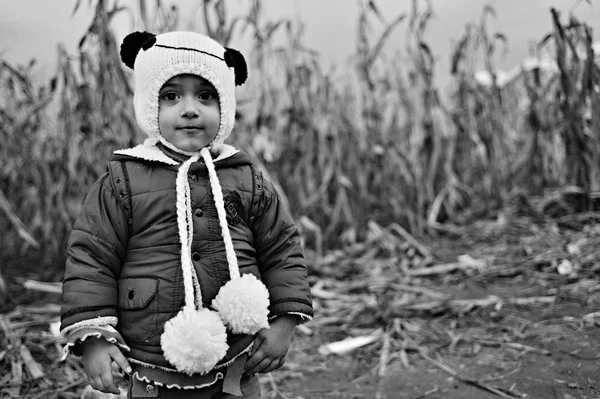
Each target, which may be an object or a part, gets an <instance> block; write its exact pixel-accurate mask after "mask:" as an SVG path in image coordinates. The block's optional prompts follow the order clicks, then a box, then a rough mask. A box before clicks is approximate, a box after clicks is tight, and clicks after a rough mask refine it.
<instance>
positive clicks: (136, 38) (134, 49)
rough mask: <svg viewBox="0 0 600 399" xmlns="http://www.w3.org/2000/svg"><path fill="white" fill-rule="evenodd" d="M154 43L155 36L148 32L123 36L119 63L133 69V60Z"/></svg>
mask: <svg viewBox="0 0 600 399" xmlns="http://www.w3.org/2000/svg"><path fill="white" fill-rule="evenodd" d="M154 43H156V36H155V35H153V34H152V33H149V32H133V33H130V34H128V35H127V36H125V39H123V43H121V51H120V53H119V54H120V56H121V61H123V63H124V64H125V65H127V66H128V67H129V68H131V69H133V65H134V64H135V58H136V57H137V55H138V53H139V52H140V50H141V49H142V48H143V49H144V50H148V49H149V48H150V47H152V46H153V45H154Z"/></svg>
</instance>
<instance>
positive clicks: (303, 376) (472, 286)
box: [0, 215, 600, 399]
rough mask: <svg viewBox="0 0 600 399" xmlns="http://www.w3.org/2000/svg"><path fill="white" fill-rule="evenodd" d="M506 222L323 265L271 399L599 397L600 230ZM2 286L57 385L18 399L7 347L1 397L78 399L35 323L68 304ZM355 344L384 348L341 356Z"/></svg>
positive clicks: (34, 385)
mask: <svg viewBox="0 0 600 399" xmlns="http://www.w3.org/2000/svg"><path fill="white" fill-rule="evenodd" d="M596 216H597V215H596ZM500 219H501V218H498V219H493V220H488V221H485V222H478V223H476V224H473V225H472V226H471V227H469V228H468V229H463V230H461V233H462V234H460V236H459V235H457V234H456V232H454V233H453V234H452V235H447V234H440V235H439V236H437V237H433V238H429V239H427V240H425V239H420V240H416V239H414V238H412V237H408V236H406V235H402V234H398V231H399V230H397V231H394V229H383V230H379V231H378V230H377V229H374V234H373V239H371V240H369V241H368V242H366V243H363V244H357V245H354V246H351V247H349V248H347V249H345V250H344V251H338V252H337V253H333V254H328V255H327V256H326V257H325V258H323V259H320V260H318V261H316V262H315V263H314V266H312V267H311V270H310V275H311V284H312V287H313V295H314V304H315V310H316V317H315V319H314V320H313V321H311V322H309V323H307V324H305V325H304V326H302V327H301V328H298V329H297V331H296V335H295V337H294V341H293V346H292V348H291V350H290V353H289V356H288V360H287V362H286V364H285V366H284V368H283V369H282V370H280V371H277V372H274V373H272V374H270V375H266V376H263V377H262V378H261V383H262V386H263V393H264V397H265V398H273V399H275V398H280V399H309V398H314V399H320V398H323V399H333V398H350V399H351V398H356V399H358V398H377V399H384V398H387V399H404V398H410V399H418V398H428V399H437V398H445V399H453V398H457V399H458V398H481V399H487V398H496V397H504V398H532V399H537V398H539V399H545V398H560V399H574V398H590V399H591V398H600V374H599V363H600V327H599V326H600V312H599V311H600V285H599V284H598V275H599V274H600V224H598V219H596V218H592V219H590V218H582V219H581V220H578V221H577V223H572V220H571V223H567V224H565V223H556V222H552V223H548V222H543V221H532V220H530V219H523V218H519V219H518V220H512V221H509V222H506V221H502V220H500ZM371 228H373V226H371ZM2 273H3V276H4V279H5V281H6V282H7V284H8V292H9V294H8V296H7V297H6V298H5V301H4V304H3V306H2V307H1V308H0V316H2V317H3V318H4V320H5V321H8V322H10V325H12V326H13V327H14V331H13V332H14V333H15V334H17V335H18V336H19V337H22V338H21V339H22V344H23V345H25V346H27V347H28V348H29V349H30V350H31V354H32V356H33V358H34V359H35V360H36V361H37V362H38V363H39V365H40V366H41V367H42V369H43V371H44V373H45V374H44V377H43V378H41V379H37V380H32V379H31V376H30V375H28V373H27V371H28V370H27V369H26V368H25V367H23V370H24V373H23V376H22V384H21V386H20V389H19V394H18V396H14V395H13V396H11V394H9V392H13V393H14V392H15V386H14V384H15V383H14V381H15V379H14V378H15V376H14V375H12V376H11V370H12V372H13V374H14V364H15V361H18V360H19V358H18V356H17V354H16V353H14V352H16V350H15V349H14V348H13V347H11V346H7V347H6V348H3V347H0V397H1V398H4V397H7V398H8V397H20V398H77V397H79V395H80V392H81V390H82V389H83V388H84V387H85V385H86V381H85V378H83V374H82V373H81V369H80V368H78V367H77V365H76V363H75V362H70V363H59V362H58V359H57V357H58V350H59V349H60V344H61V341H60V339H59V338H52V337H51V335H50V334H49V332H48V330H49V327H48V323H50V322H51V321H55V320H56V318H57V316H58V314H57V313H52V311H51V310H49V311H47V312H45V313H44V312H42V313H39V314H38V313H36V312H35V310H34V309H35V308H36V307H37V308H39V307H41V306H46V307H45V308H42V309H55V311H56V309H57V308H56V306H55V305H57V304H58V303H59V299H60V298H59V296H58V295H56V294H48V293H40V292H31V291H28V290H24V289H23V287H22V282H23V280H24V279H25V278H29V279H40V278H41V277H40V273H39V272H36V271H32V270H28V271H23V270H21V269H19V270H18V269H16V268H11V269H8V268H6V269H3V270H2ZM32 309H33V310H32ZM352 337H354V338H356V337H371V338H373V337H374V338H373V339H371V340H370V341H369V343H367V344H364V345H357V346H356V347H354V348H352V349H348V348H346V351H347V352H345V353H334V352H336V351H335V350H333V352H332V349H331V348H332V347H331V346H330V344H332V343H336V342H340V341H342V340H344V339H346V338H352ZM0 342H1V343H2V345H5V344H6V342H7V340H6V334H5V333H4V334H3V332H2V330H0ZM345 342H346V341H345ZM327 348H329V349H327ZM17 363H18V362H17Z"/></svg>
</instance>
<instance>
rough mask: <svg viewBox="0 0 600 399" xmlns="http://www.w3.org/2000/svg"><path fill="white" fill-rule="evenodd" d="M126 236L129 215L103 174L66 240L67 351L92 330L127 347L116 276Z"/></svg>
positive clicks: (64, 325)
mask: <svg viewBox="0 0 600 399" xmlns="http://www.w3.org/2000/svg"><path fill="white" fill-rule="evenodd" d="M127 239H128V225H127V220H126V217H125V215H124V214H123V212H122V210H121V209H120V207H119V203H118V200H117V197H116V196H115V194H114V192H113V190H112V188H111V183H110V179H109V177H108V174H104V175H103V176H101V177H100V179H98V181H97V182H96V183H95V184H94V185H93V186H92V188H91V189H90V192H89V193H88V195H87V197H86V199H85V201H84V204H83V208H82V210H81V213H80V216H79V218H78V219H77V221H76V222H75V225H74V226H73V230H72V232H71V235H70V237H69V241H68V247H67V262H66V269H65V276H64V280H63V300H62V310H61V333H62V334H63V335H64V336H65V337H66V338H67V340H68V342H67V346H66V347H65V355H64V357H66V355H67V354H68V352H69V351H71V352H73V353H75V354H79V345H78V344H79V343H80V342H81V341H83V340H85V339H86V338H88V337H89V336H98V337H103V338H105V339H107V340H109V341H110V342H113V343H116V344H118V345H119V346H120V347H122V348H124V349H128V348H127V347H126V345H125V343H124V342H123V339H122V337H121V336H120V334H119V333H118V332H117V331H116V329H115V327H116V325H117V321H118V320H117V278H118V275H119V273H120V269H121V264H122V261H123V259H124V257H125V249H126V247H127ZM64 357H63V359H64Z"/></svg>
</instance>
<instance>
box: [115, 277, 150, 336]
mask: <svg viewBox="0 0 600 399" xmlns="http://www.w3.org/2000/svg"><path fill="white" fill-rule="evenodd" d="M118 284H119V330H120V333H121V334H122V335H123V338H124V339H125V341H127V342H132V343H136V342H137V343H147V342H148V341H150V340H151V339H152V338H154V336H155V335H156V334H157V332H158V322H157V319H158V289H159V281H158V279H155V278H127V279H122V280H119V283H118Z"/></svg>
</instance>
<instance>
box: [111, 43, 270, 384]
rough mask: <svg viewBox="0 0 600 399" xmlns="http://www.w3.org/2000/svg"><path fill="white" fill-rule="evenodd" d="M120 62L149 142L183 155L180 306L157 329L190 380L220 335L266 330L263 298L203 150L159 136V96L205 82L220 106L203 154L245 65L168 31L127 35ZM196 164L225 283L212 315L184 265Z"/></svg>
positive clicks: (213, 353) (205, 364) (212, 361)
mask: <svg viewBox="0 0 600 399" xmlns="http://www.w3.org/2000/svg"><path fill="white" fill-rule="evenodd" d="M121 59H122V60H123V62H124V63H125V65H127V66H128V67H130V68H133V71H134V78H135V92H134V98H133V104H134V110H135V115H136V119H137V122H138V124H139V125H140V127H141V128H142V130H144V132H146V134H147V135H148V137H149V139H150V142H151V143H154V144H156V142H157V141H161V142H162V143H163V144H165V145H166V146H168V147H170V148H172V149H174V150H175V151H178V152H180V153H183V154H186V155H189V156H190V158H189V159H188V160H187V161H185V162H183V163H182V164H181V165H180V166H179V170H178V172H177V178H176V190H177V203H176V211H177V224H178V230H179V239H180V242H181V268H182V271H183V283H184V291H185V305H184V307H183V309H182V310H181V311H180V312H179V313H178V314H177V315H176V316H175V317H173V318H172V319H171V320H169V321H168V322H167V323H166V324H165V331H164V333H163V334H162V336H161V347H162V349H163V352H164V355H165V358H166V359H167V360H168V361H169V362H170V363H171V364H173V365H174V366H175V367H176V368H177V370H179V371H181V372H184V373H187V374H190V375H191V374H194V373H200V374H205V373H207V372H208V371H210V370H212V369H213V368H214V367H215V365H216V364H217V363H218V362H219V360H220V359H222V358H223V357H224V356H225V354H226V353H227V349H228V345H227V334H226V328H228V329H230V330H231V331H232V332H233V333H244V334H255V333H257V332H258V331H259V330H260V329H262V328H267V327H268V325H269V323H268V306H269V293H268V291H267V288H266V287H265V286H264V284H263V283H262V282H261V281H259V280H258V279H257V278H256V277H254V276H253V275H250V274H245V275H240V272H239V267H238V264H237V258H236V255H235V250H234V247H233V242H232V239H231V235H230V232H229V227H228V224H227V215H226V212H225V206H224V200H223V193H222V189H221V185H220V183H219V179H218V176H217V173H216V169H215V166H214V164H213V160H212V156H211V154H210V151H209V148H208V147H204V148H202V149H199V151H198V152H192V153H189V152H185V151H182V150H181V149H178V148H176V147H175V146H174V145H172V144H171V143H169V142H168V141H166V140H165V139H164V138H163V137H162V135H161V134H160V130H159V123H158V115H159V112H158V111H159V92H160V89H161V88H162V86H163V85H164V84H165V83H166V82H167V81H168V80H169V79H171V78H172V77H174V76H177V75H181V74H192V75H197V76H200V77H202V78H204V79H206V80H207V81H209V82H210V83H211V84H212V85H213V86H214V88H215V90H216V91H217V94H218V95H219V105H220V124H219V130H218V131H217V134H216V136H215V138H214V139H213V141H212V142H211V143H210V144H209V147H212V146H216V145H220V144H222V143H223V141H224V140H225V138H227V136H228V135H229V133H230V132H231V130H232V128H233V123H234V119H235V85H241V84H243V83H244V82H245V80H246V78H247V76H248V71H247V67H246V62H245V60H244V57H243V56H242V54H240V53H239V52H238V51H236V50H233V49H229V48H224V47H222V46H221V45H220V44H218V43H217V42H215V41H214V40H212V39H210V38H209V37H206V36H204V35H200V34H198V33H193V32H170V33H164V34H161V35H158V36H155V35H153V34H151V33H148V32H134V33H132V34H130V35H128V36H126V37H125V39H124V40H123V44H122V45H121ZM147 142H148V140H147ZM200 158H202V159H203V161H204V163H205V165H206V167H207V169H208V175H209V181H210V186H211V191H212V193H213V198H214V202H215V208H216V210H217V216H218V219H219V225H220V227H221V233H222V236H223V240H224V243H225V251H226V255H227V263H228V268H229V275H230V278H231V280H230V281H229V282H227V284H225V285H224V286H223V287H221V289H220V290H219V293H218V294H217V296H216V297H215V298H214V300H213V302H212V307H213V308H214V309H215V310H214V311H213V310H210V309H205V308H203V307H202V293H201V287H200V282H199V281H198V277H197V275H196V270H195V267H194V264H193V263H192V259H191V251H192V240H193V220H192V211H191V195H190V186H189V180H188V170H189V168H190V166H191V164H192V163H194V162H196V161H198V160H199V159H200Z"/></svg>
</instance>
